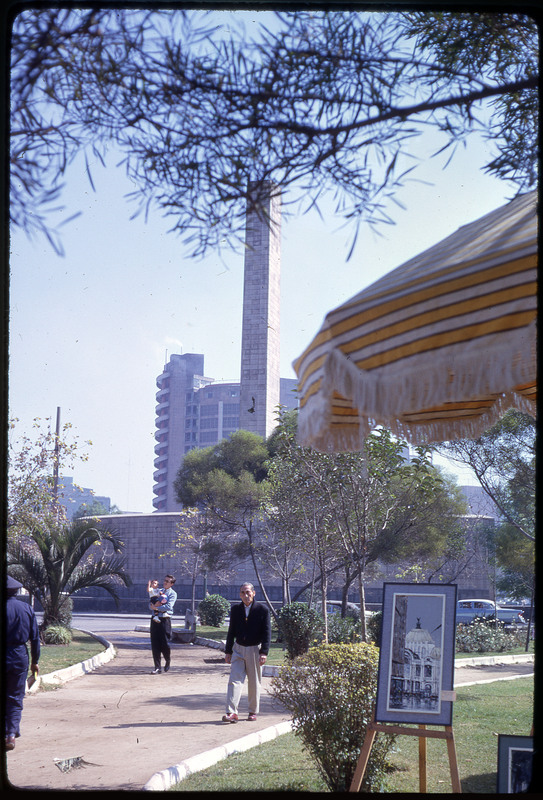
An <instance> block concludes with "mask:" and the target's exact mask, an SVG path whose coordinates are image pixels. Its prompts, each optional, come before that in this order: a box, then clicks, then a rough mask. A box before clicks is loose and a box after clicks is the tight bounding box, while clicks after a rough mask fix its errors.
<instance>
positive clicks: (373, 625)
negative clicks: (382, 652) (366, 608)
mask: <svg viewBox="0 0 543 800" xmlns="http://www.w3.org/2000/svg"><path fill="white" fill-rule="evenodd" d="M382 624H383V612H382V611H376V612H375V614H372V615H371V616H370V617H369V618H368V620H367V622H366V631H367V636H368V639H369V640H370V641H372V642H373V643H374V644H376V645H377V647H380V646H381V625H382Z"/></svg>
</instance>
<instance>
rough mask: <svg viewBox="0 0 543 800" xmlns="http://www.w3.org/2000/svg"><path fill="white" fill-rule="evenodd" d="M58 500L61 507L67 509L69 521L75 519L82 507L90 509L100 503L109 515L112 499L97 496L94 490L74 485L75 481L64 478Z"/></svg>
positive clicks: (60, 480)
mask: <svg viewBox="0 0 543 800" xmlns="http://www.w3.org/2000/svg"><path fill="white" fill-rule="evenodd" d="M58 499H59V502H60V505H62V506H64V508H65V509H66V516H67V517H68V519H69V520H71V519H73V516H74V514H76V513H77V512H78V511H80V510H82V507H86V508H90V507H91V506H93V505H94V504H95V503H100V505H102V506H104V508H105V509H106V510H107V513H109V511H110V509H111V498H109V497H104V496H103V495H98V494H95V493H94V492H93V491H92V489H86V488H84V487H82V486H77V485H76V484H74V479H73V478H70V477H68V476H62V477H61V478H60V479H59V487H58Z"/></svg>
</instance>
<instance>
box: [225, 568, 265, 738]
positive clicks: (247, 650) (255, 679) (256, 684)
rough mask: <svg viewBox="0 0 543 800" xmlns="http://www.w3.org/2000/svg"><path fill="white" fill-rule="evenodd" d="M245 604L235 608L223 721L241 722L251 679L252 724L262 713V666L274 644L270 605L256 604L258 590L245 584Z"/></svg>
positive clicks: (230, 629) (228, 640)
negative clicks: (244, 690) (242, 702)
mask: <svg viewBox="0 0 543 800" xmlns="http://www.w3.org/2000/svg"><path fill="white" fill-rule="evenodd" d="M240 597H241V600H242V602H241V603H237V604H236V605H235V606H232V608H231V610H230V624H229V626H228V633H227V636H226V647H225V657H224V660H225V661H226V663H227V664H231V669H230V679H229V681H228V692H227V695H226V714H225V715H224V716H223V718H222V721H223V722H237V721H238V719H239V717H238V706H239V701H240V699H241V691H242V688H243V684H244V683H245V676H247V685H248V700H249V717H248V719H249V721H250V722H254V721H255V720H256V715H257V714H258V712H259V710H260V688H261V684H262V666H263V665H264V664H265V663H266V659H267V657H268V652H269V649H270V641H271V619H270V612H269V609H268V607H267V606H265V605H264V604H263V603H257V602H255V588H254V586H253V584H252V583H244V584H242V586H241V589H240Z"/></svg>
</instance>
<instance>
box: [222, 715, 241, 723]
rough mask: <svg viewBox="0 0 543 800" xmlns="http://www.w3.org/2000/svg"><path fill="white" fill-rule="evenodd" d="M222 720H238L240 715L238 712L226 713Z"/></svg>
mask: <svg viewBox="0 0 543 800" xmlns="http://www.w3.org/2000/svg"><path fill="white" fill-rule="evenodd" d="M222 721H223V722H237V721H238V715H237V714H225V715H224V717H223V718H222Z"/></svg>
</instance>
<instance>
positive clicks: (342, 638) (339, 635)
mask: <svg viewBox="0 0 543 800" xmlns="http://www.w3.org/2000/svg"><path fill="white" fill-rule="evenodd" d="M359 641H360V619H359V618H358V619H357V618H356V617H355V616H354V615H353V616H346V617H345V618H342V617H341V616H340V615H339V614H330V616H329V617H328V644H352V643H353V642H359Z"/></svg>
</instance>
